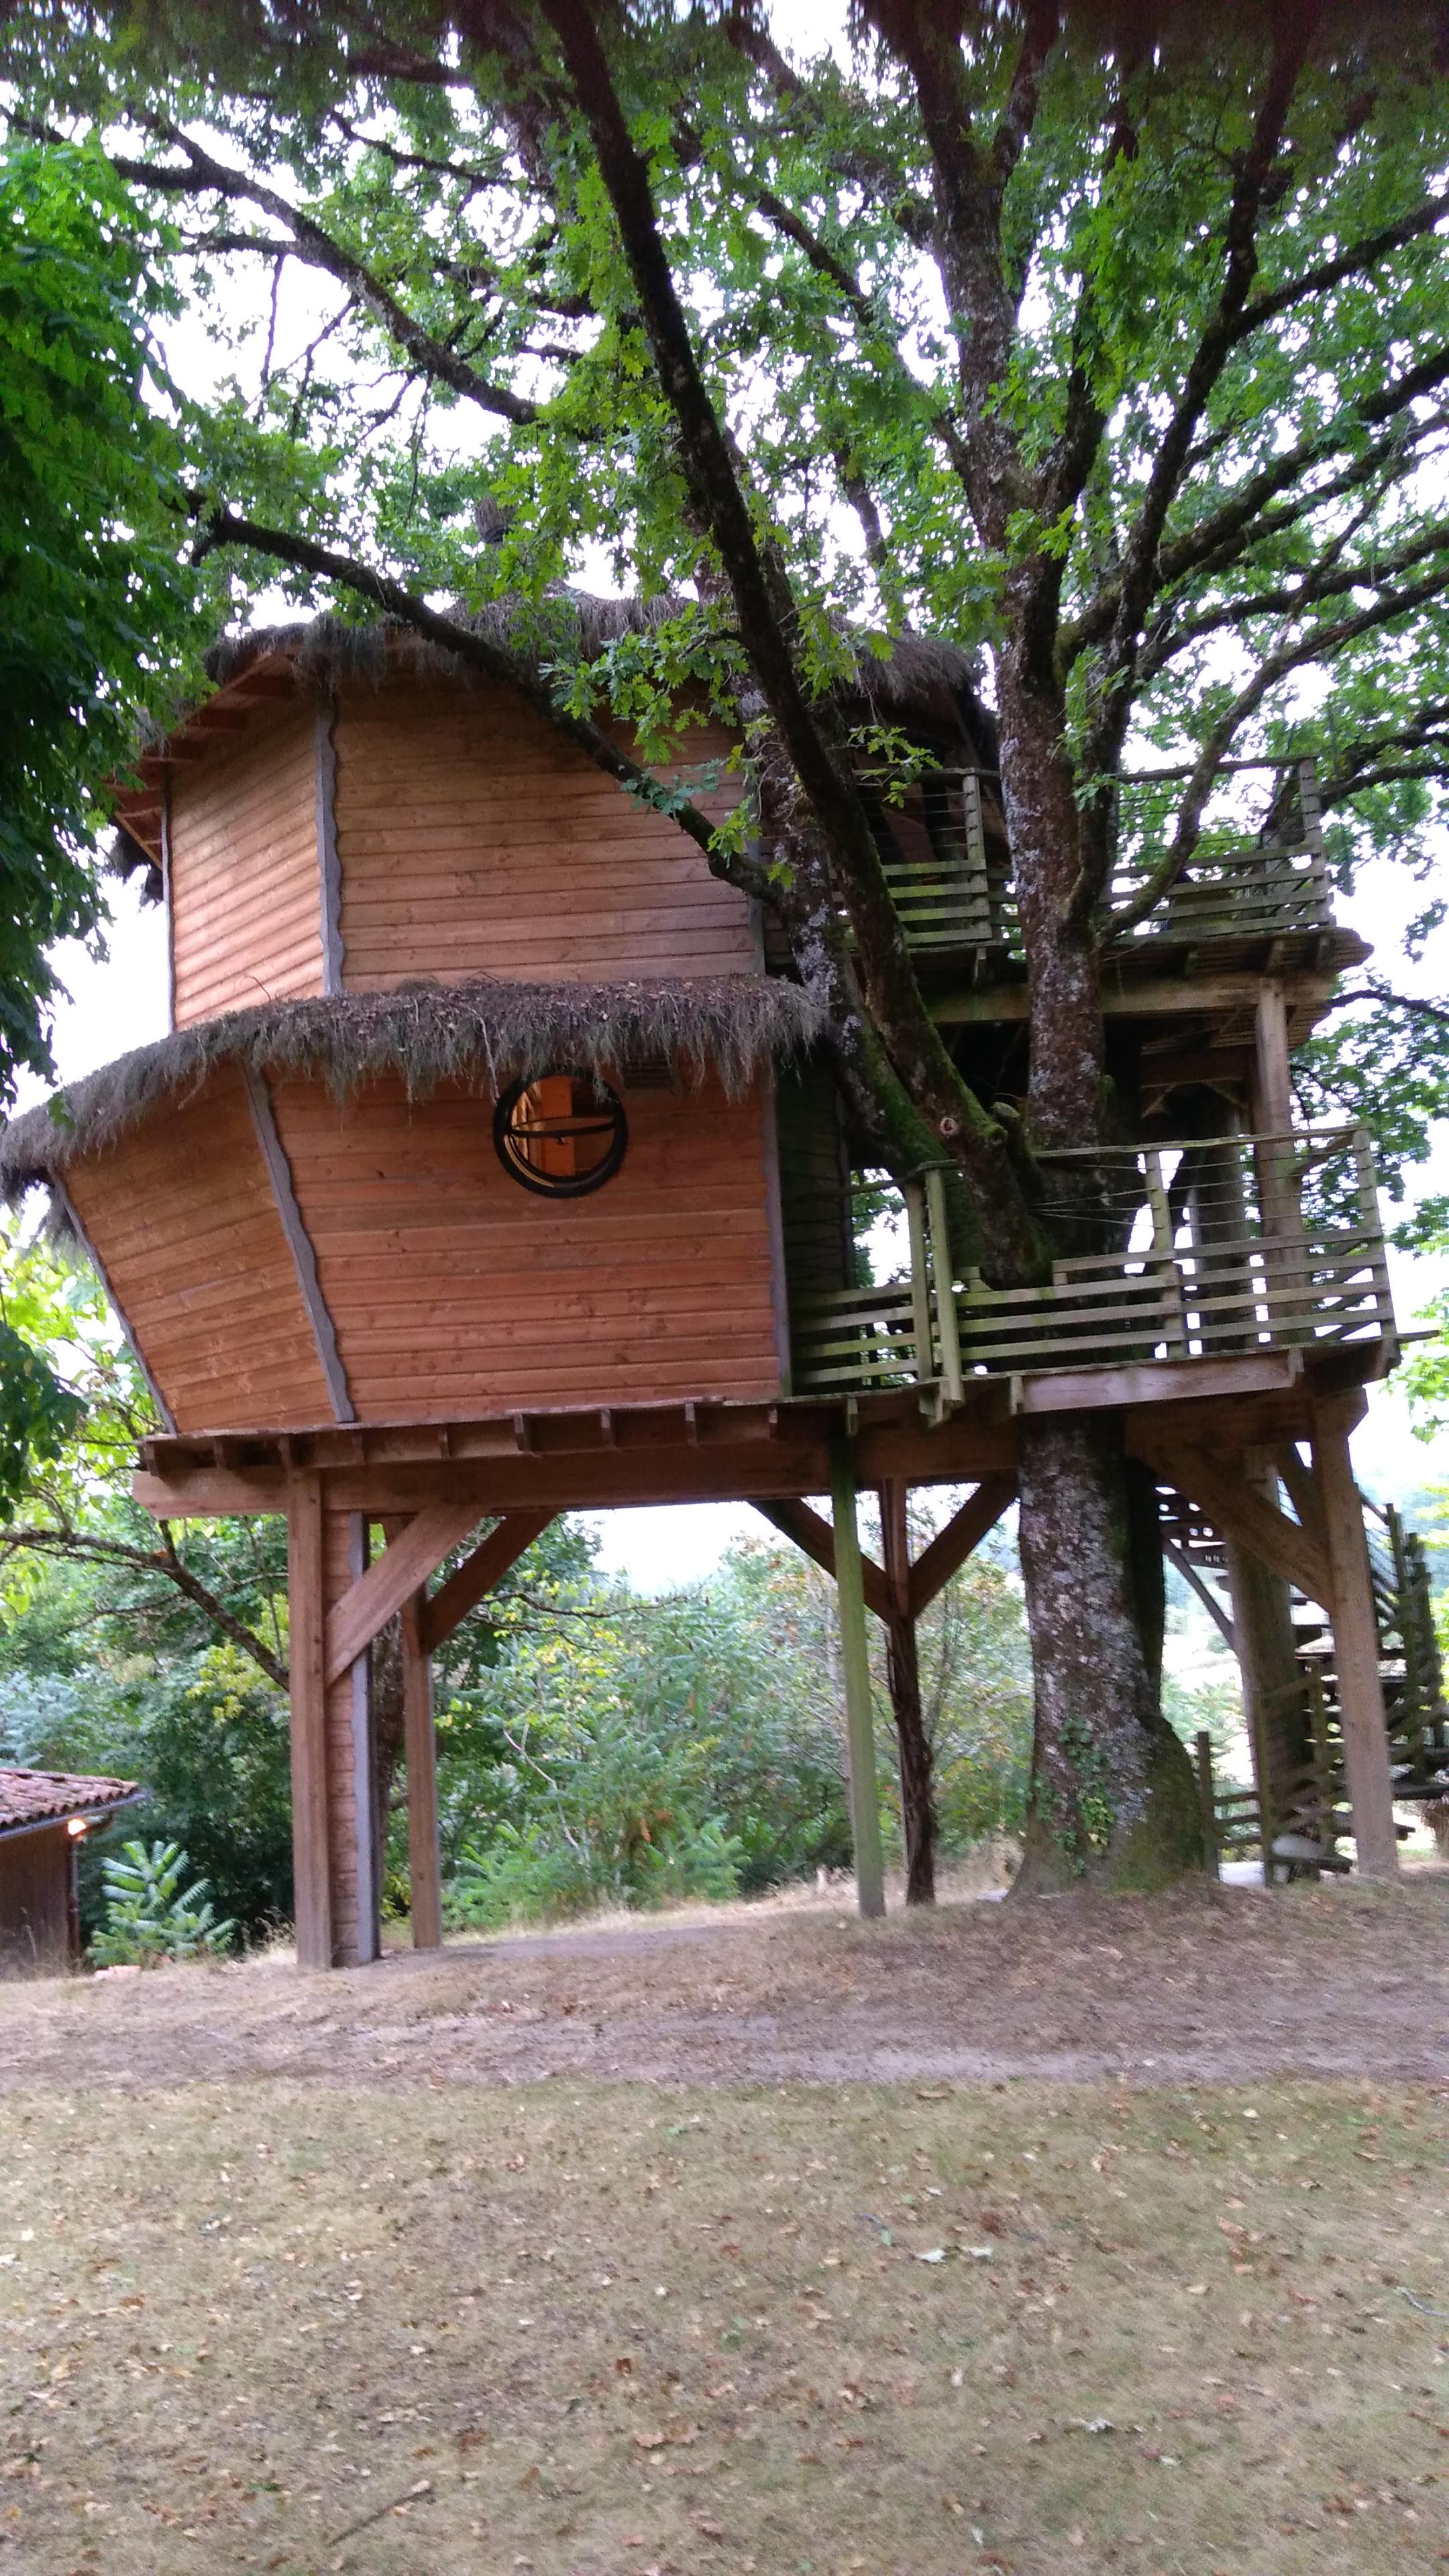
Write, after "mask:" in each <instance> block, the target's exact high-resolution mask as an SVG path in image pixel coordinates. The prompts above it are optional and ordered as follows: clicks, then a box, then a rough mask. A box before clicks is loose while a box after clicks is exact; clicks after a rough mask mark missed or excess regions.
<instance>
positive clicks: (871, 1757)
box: [830, 1439, 885, 1914]
mask: <svg viewBox="0 0 1449 2576" xmlns="http://www.w3.org/2000/svg"><path fill="white" fill-rule="evenodd" d="M830 1503H831V1511H832V1514H833V1518H834V1524H835V1597H836V1601H837V1604H838V1606H839V1611H840V1660H841V1664H842V1667H843V1670H844V1678H845V1737H846V1752H847V1759H848V1764H849V1774H850V1830H851V1838H852V1841H853V1843H854V1846H855V1893H856V1902H857V1904H858V1905H859V1907H860V1910H861V1913H862V1914H884V1912H885V1883H884V1878H885V1873H884V1866H883V1862H882V1858H881V1841H880V1793H879V1790H878V1788H877V1786H876V1776H875V1712H874V1709H873V1706H872V1702H871V1687H870V1647H869V1642H868V1640H867V1636H866V1626H865V1579H864V1576H863V1575H862V1573H861V1565H860V1531H859V1527H858V1525H857V1522H856V1517H855V1459H854V1455H853V1452H852V1447H851V1443H850V1441H849V1440H847V1439H837V1440H832V1442H831V1444H830Z"/></svg>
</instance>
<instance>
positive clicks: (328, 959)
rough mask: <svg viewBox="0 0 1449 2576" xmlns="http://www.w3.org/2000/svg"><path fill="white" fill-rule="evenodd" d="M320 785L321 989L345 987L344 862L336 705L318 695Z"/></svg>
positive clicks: (329, 990)
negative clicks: (339, 836) (339, 832)
mask: <svg viewBox="0 0 1449 2576" xmlns="http://www.w3.org/2000/svg"><path fill="white" fill-rule="evenodd" d="M312 739H313V746H314V763H315V773H316V789H317V896H318V905H319V911H320V918H321V926H322V990H323V992H324V993H340V992H341V991H342V989H343V975H342V970H343V964H344V960H345V953H346V952H345V950H344V947H343V941H342V862H341V859H340V858H339V856H338V851H337V706H336V701H335V700H334V699H332V698H319V699H318V701H317V710H316V714H315V716H314V718H313V734H312Z"/></svg>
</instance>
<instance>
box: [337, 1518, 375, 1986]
mask: <svg viewBox="0 0 1449 2576" xmlns="http://www.w3.org/2000/svg"><path fill="white" fill-rule="evenodd" d="M323 1560H324V1576H323V1583H324V1600H325V1604H326V1607H327V1608H328V1609H330V1608H331V1606H332V1604H333V1603H334V1602H336V1601H340V1600H341V1598H342V1596H343V1594H344V1593H346V1592H350V1591H351V1589H352V1586H353V1585H354V1583H358V1582H360V1581H361V1579H362V1577H363V1575H364V1574H365V1573H366V1571H367V1522H366V1519H365V1517H364V1515H363V1514H362V1513H361V1512H328V1513H326V1514H325V1516H324V1524H323ZM377 1843H378V1835H377V1815H376V1808H375V1800H374V1793H373V1761H372V1688H371V1671H370V1657H369V1654H368V1652H367V1650H366V1649H364V1651H363V1652H362V1653H361V1654H360V1655H359V1656H358V1657H357V1658H356V1660H355V1661H354V1662H353V1663H351V1664H349V1665H348V1667H347V1670H346V1671H345V1672H344V1673H342V1674H340V1675H339V1677H338V1679H337V1680H336V1681H335V1682H331V1683H329V1685H328V1687H327V1844H328V1859H329V1864H330V1868H331V1875H332V1962H333V1965H334V1967H338V1968H355V1967H360V1966H362V1965H364V1964H365V1963H366V1962H367V1961H368V1960H369V1959H375V1958H376V1957H377V1954H378V1950H379V1948H380V1947H381V1938H380V1931H381V1927H380V1922H379V1904H378V1898H379V1885H378V1866H377V1860H378V1853H377Z"/></svg>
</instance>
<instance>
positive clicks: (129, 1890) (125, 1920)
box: [90, 1841, 237, 1968]
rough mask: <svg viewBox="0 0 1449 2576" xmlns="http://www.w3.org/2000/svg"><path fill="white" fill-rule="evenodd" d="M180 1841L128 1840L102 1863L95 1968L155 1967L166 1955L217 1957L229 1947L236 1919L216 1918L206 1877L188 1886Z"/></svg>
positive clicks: (93, 1950)
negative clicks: (101, 1919) (102, 1911)
mask: <svg viewBox="0 0 1449 2576" xmlns="http://www.w3.org/2000/svg"><path fill="white" fill-rule="evenodd" d="M190 1866H191V1862H190V1859H189V1857H188V1855H187V1854H186V1853H185V1852H184V1851H183V1850H182V1848H181V1845H180V1844H179V1843H166V1842H153V1843H152V1844H151V1846H150V1848H149V1850H148V1849H147V1846H146V1845H145V1843H143V1842H139V1841H132V1842H128V1843H127V1844H126V1845H125V1847H124V1849H123V1850H122V1851H121V1852H119V1853H116V1854H113V1855H112V1857H111V1858H109V1859H108V1860H107V1862H106V1864H105V1887H106V1920H105V1924H104V1926H103V1928H102V1929H101V1930H100V1931H99V1932H97V1934H96V1936H95V1938H94V1940H93V1941H92V1943H91V1953H90V1954H91V1958H92V1959H93V1961H94V1963H95V1965H96V1966H97V1967H98V1968H116V1967H121V1966H123V1965H126V1966H130V1965H135V1966H139V1967H155V1966H157V1965H159V1964H160V1962H162V1961H163V1960H167V1959H197V1958H217V1957H220V1955H221V1954H222V1953H223V1952H224V1951H226V1950H227V1949H229V1948H230V1946H231V1942H232V1939H233V1937H234V1935H235V1932H236V1928H237V1927H236V1925H235V1924H234V1923H219V1922H218V1921H217V1919H216V1909H215V1907H214V1906H213V1905H212V1903H211V1900H210V1898H209V1897H208V1895H207V1892H206V1881H205V1879H204V1878H198V1879H195V1880H193V1882H192V1884H191V1885H190V1887H184V1886H183V1885H182V1881H183V1879H184V1877H185V1875H186V1872H187V1870H188V1869H189V1868H190Z"/></svg>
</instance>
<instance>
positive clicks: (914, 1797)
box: [886, 1614, 936, 1905]
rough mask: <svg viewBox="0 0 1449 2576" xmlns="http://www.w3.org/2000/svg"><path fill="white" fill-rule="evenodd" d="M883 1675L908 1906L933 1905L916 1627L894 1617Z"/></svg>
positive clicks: (932, 1836) (932, 1820) (930, 1810)
mask: <svg viewBox="0 0 1449 2576" xmlns="http://www.w3.org/2000/svg"><path fill="white" fill-rule="evenodd" d="M886 1674H887V1678H888V1679H889V1682H890V1693H891V1714H892V1716H893V1717H894V1719H895V1722H896V1758H897V1762H898V1764H899V1768H900V1779H901V1833H902V1837H903V1840H904V1843H905V1852H906V1903H907V1905H934V1904H935V1902H936V1808H935V1799H934V1797H933V1794H932V1782H931V1774H932V1768H933V1759H934V1757H933V1755H932V1752H931V1739H930V1737H929V1736H928V1735H927V1733H926V1728H925V1721H924V1719H923V1718H922V1715H921V1676H920V1669H919V1666H918V1664H917V1660H916V1623H915V1621H914V1619H912V1618H911V1617H910V1616H909V1614H907V1615H906V1616H905V1617H904V1618H902V1617H901V1616H900V1615H899V1614H894V1615H893V1616H892V1617H891V1619H890V1620H889V1622H888V1623H887V1626H886Z"/></svg>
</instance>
